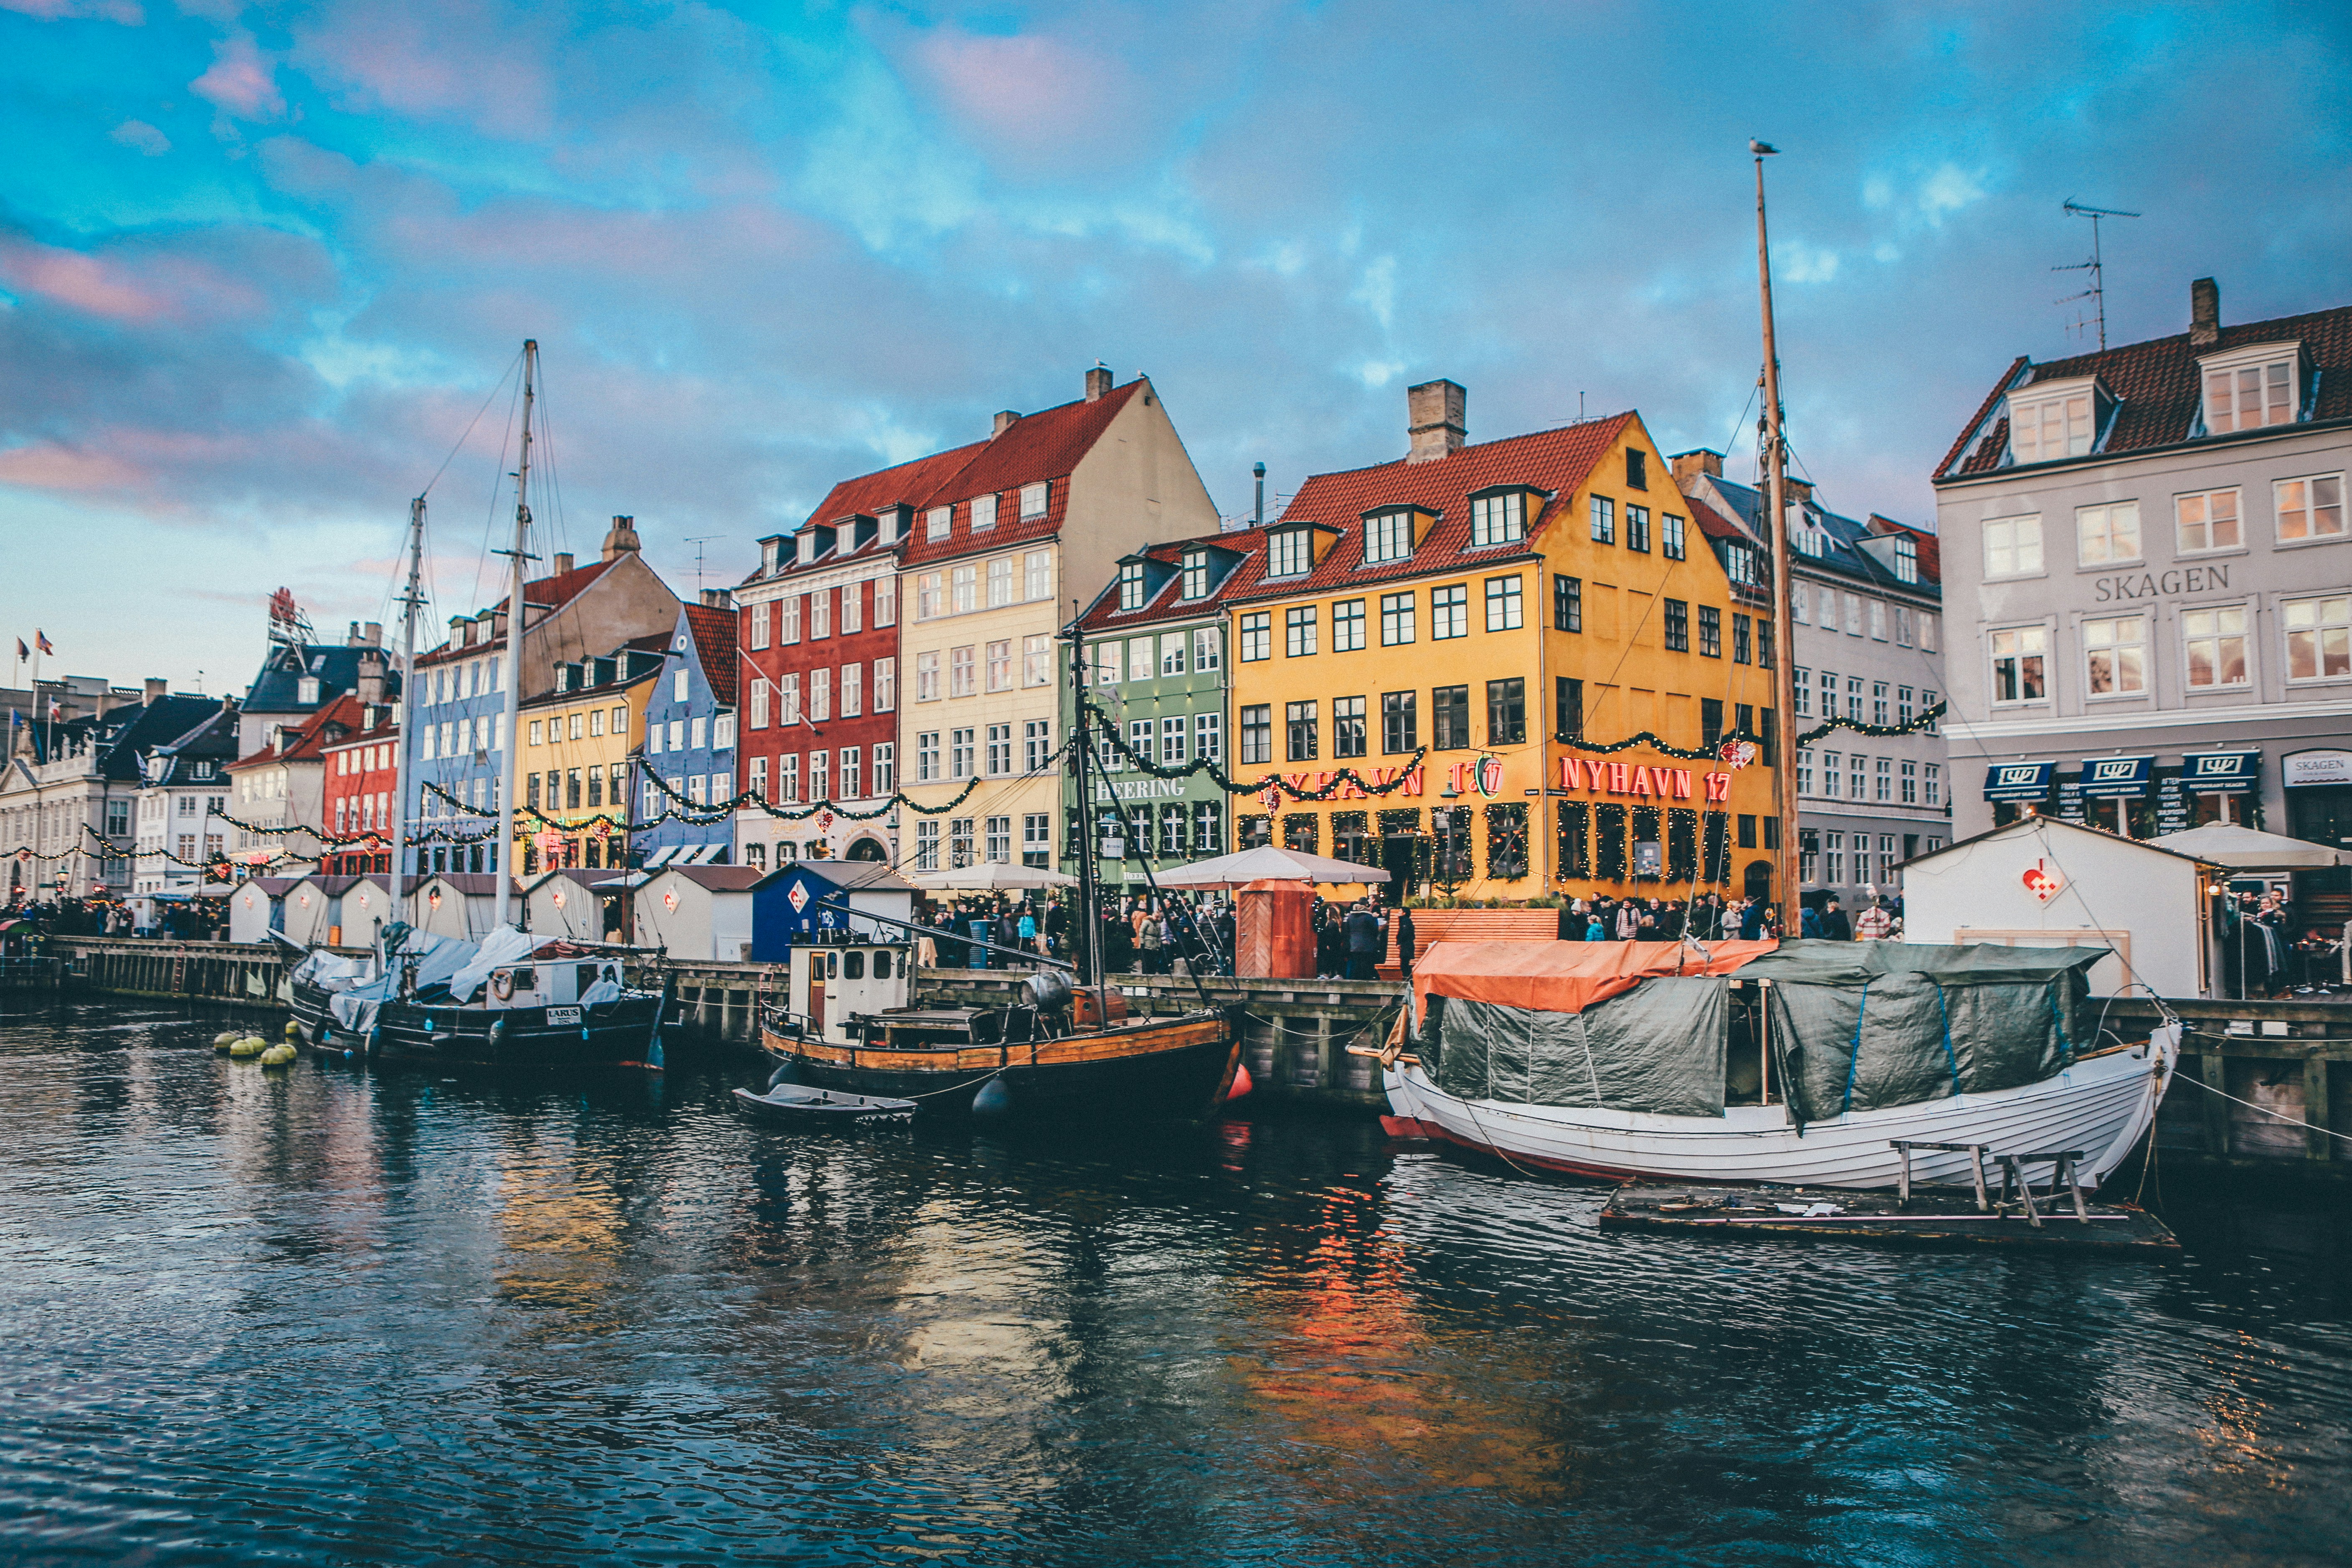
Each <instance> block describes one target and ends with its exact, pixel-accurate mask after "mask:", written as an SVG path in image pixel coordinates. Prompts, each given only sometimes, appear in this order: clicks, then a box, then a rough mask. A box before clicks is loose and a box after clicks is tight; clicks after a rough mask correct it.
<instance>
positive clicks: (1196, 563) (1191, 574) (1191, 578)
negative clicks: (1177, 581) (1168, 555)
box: [1184, 550, 1209, 599]
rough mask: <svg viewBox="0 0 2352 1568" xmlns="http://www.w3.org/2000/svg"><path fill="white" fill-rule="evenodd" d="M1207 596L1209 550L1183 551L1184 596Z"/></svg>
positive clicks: (1203, 597) (1199, 597) (1190, 597)
mask: <svg viewBox="0 0 2352 1568" xmlns="http://www.w3.org/2000/svg"><path fill="white" fill-rule="evenodd" d="M1208 596H1209V552H1207V551H1205V550H1187V551H1186V552H1184V597H1186V598H1188V599H1205V598H1207V597H1208Z"/></svg>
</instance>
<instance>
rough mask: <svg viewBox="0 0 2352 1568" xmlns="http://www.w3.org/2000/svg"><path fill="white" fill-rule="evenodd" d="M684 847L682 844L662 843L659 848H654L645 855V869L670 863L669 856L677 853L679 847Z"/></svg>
mask: <svg viewBox="0 0 2352 1568" xmlns="http://www.w3.org/2000/svg"><path fill="white" fill-rule="evenodd" d="M684 847H685V846H684V845H682V844H665V845H663V846H662V847H660V848H658V849H656V850H655V851H654V852H653V853H652V854H650V855H648V856H646V860H645V866H646V870H648V871H650V870H652V869H653V868H655V867H656V866H667V865H668V864H669V863H670V859H671V858H672V857H674V856H675V855H677V852H678V851H679V850H680V849H683V848H684Z"/></svg>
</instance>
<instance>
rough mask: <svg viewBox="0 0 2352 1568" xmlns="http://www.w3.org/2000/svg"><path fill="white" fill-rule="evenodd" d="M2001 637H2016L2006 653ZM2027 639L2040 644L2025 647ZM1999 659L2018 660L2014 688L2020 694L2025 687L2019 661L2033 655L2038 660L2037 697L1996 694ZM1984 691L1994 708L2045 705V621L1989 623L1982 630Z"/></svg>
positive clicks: (2047, 697) (2047, 673)
mask: <svg viewBox="0 0 2352 1568" xmlns="http://www.w3.org/2000/svg"><path fill="white" fill-rule="evenodd" d="M2003 637H2016V638H2017V639H2019V641H2018V645H2017V647H2015V649H2014V651H2012V652H2011V653H2009V654H2006V655H2004V654H2003V653H2002V651H2001V638H2003ZM2028 638H2031V639H2032V640H2034V641H2037V642H2038V643H2039V644H2040V646H2039V647H2027V646H2025V645H2026V641H2027V639H2028ZM2002 658H2015V659H2017V660H2018V661H2019V664H2018V668H2017V688H2018V690H2019V691H2020V693H2022V692H2023V690H2024V689H2025V665H2024V662H2023V661H2024V660H2026V659H2028V658H2040V659H2041V660H2042V691H2041V694H2040V695H2039V696H2034V697H2027V696H2023V695H2019V696H2016V697H2003V696H2001V695H2000V661H2001V659H2002ZM1985 694H1986V696H1987V698H1988V699H1989V700H1990V703H1991V705H1992V706H1993V707H1995V708H2031V707H2034V706H2036V705H2039V704H2045V703H2047V702H2048V701H2049V700H2050V627H2049V625H2048V624H2047V623H2046V622H2042V621H2029V622H2027V623H2025V624H2023V625H2021V626H1989V627H1987V628H1986V629H1985Z"/></svg>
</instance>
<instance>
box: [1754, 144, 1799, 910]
mask: <svg viewBox="0 0 2352 1568" xmlns="http://www.w3.org/2000/svg"><path fill="white" fill-rule="evenodd" d="M1748 151H1749V152H1750V153H1754V154H1755V156H1756V287H1757V291H1758V295H1759V299H1760V300H1761V303H1762V308H1763V311H1764V420H1765V431H1766V435H1765V440H1764V465H1765V468H1764V471H1765V474H1766V476H1767V484H1768V489H1769V497H1770V505H1771V520H1770V523H1769V527H1768V530H1767V531H1768V532H1769V534H1770V536H1771V540H1772V644H1773V658H1772V686H1773V691H1774V698H1773V702H1774V706H1775V707H1776V708H1778V709H1779V710H1780V721H1779V730H1778V733H1777V734H1776V735H1775V736H1774V742H1775V746H1776V749H1777V750H1778V751H1779V752H1780V755H1779V756H1777V757H1774V758H1772V759H1771V762H1772V763H1773V771H1774V773H1777V774H1778V775H1779V776H1778V777H1776V778H1775V779H1774V780H1773V781H1772V789H1773V798H1774V800H1775V802H1776V803H1777V804H1778V805H1779V807H1780V851H1779V853H1778V854H1776V855H1775V856H1774V857H1773V873H1774V878H1773V879H1774V880H1775V881H1776V882H1778V883H1779V884H1780V886H1779V892H1780V935H1781V936H1782V937H1783V938H1784V939H1785V938H1790V937H1794V936H1795V935H1796V934H1797V933H1798V932H1799V931H1801V930H1802V929H1803V926H1802V922H1801V917H1800V900H1799V892H1798V887H1797V868H1798V865H1799V859H1798V854H1797V724H1796V718H1797V679H1796V655H1797V644H1796V638H1795V637H1793V636H1792V635H1791V634H1790V626H1791V624H1792V623H1791V620H1790V613H1789V511H1788V506H1789V483H1788V479H1789V476H1788V448H1787V444H1786V442H1785V441H1784V440H1783V439H1782V437H1781V430H1780V349H1779V346H1778V344H1777V343H1776V342H1775V341H1774V337H1773V331H1772V255H1771V250H1770V248H1769V245H1768V244H1767V242H1766V237H1765V229H1764V160H1765V159H1767V158H1769V157H1770V156H1771V155H1772V154H1773V153H1776V152H1778V151H1779V149H1778V148H1775V147H1773V146H1771V145H1770V144H1769V143H1768V142H1748Z"/></svg>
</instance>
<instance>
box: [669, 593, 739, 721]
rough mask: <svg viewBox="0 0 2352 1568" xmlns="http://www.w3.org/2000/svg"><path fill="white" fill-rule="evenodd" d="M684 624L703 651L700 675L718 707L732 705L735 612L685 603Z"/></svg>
mask: <svg viewBox="0 0 2352 1568" xmlns="http://www.w3.org/2000/svg"><path fill="white" fill-rule="evenodd" d="M681 607H682V608H683V609H684V610H685V611H686V624H687V625H688V626H689V627H690V628H692V630H693V632H694V646H695V647H696V649H697V650H698V652H699V653H700V654H701V655H702V678H703V679H705V680H707V681H709V683H710V695H711V697H712V698H713V699H714V700H716V701H717V702H718V704H719V706H720V707H721V708H732V707H734V706H735V612H734V611H733V610H721V609H716V608H714V607H712V606H711V605H683V606H681Z"/></svg>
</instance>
